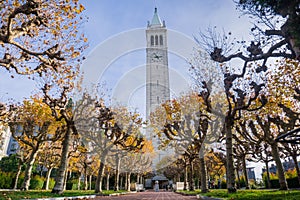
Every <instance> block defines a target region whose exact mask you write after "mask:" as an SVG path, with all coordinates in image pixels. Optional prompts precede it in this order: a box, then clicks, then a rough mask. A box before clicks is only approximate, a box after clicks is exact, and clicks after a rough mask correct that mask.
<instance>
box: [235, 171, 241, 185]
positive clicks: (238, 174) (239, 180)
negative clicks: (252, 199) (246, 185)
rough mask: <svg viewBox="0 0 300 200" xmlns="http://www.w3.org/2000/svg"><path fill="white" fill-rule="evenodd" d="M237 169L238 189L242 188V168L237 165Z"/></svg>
mask: <svg viewBox="0 0 300 200" xmlns="http://www.w3.org/2000/svg"><path fill="white" fill-rule="evenodd" d="M235 171H236V176H237V184H236V187H237V189H240V188H241V184H240V183H241V178H240V172H239V171H240V169H239V167H238V166H237V167H236V168H235Z"/></svg>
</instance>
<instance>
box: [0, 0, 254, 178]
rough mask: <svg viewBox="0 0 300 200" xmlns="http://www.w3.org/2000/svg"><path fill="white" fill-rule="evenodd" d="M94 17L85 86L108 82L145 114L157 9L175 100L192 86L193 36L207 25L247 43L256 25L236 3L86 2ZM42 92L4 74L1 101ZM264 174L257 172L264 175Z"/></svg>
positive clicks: (88, 26)
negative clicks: (150, 28)
mask: <svg viewBox="0 0 300 200" xmlns="http://www.w3.org/2000/svg"><path fill="white" fill-rule="evenodd" d="M80 2H81V3H82V4H83V5H84V6H85V9H86V10H85V14H86V15H87V17H88V18H89V20H88V22H87V23H85V24H84V25H83V30H84V33H85V34H86V37H87V38H88V40H89V48H88V49H87V51H86V55H87V56H86V57H87V59H86V61H85V62H84V63H83V65H82V66H81V69H82V70H83V71H84V73H85V79H84V84H86V85H89V84H97V83H105V84H106V85H107V87H108V89H109V90H110V91H111V94H110V96H111V99H112V100H113V101H114V102H116V103H120V104H125V105H127V106H130V107H132V108H134V109H136V110H137V111H139V112H141V113H142V115H143V113H144V111H145V108H144V107H145V87H144V82H145V76H144V75H145V72H144V66H145V63H146V51H145V47H146V46H145V45H146V41H145V28H146V26H147V21H150V20H151V19H152V16H153V12H154V8H155V7H157V9H158V14H159V16H160V18H161V20H165V23H166V27H167V29H168V47H169V68H170V84H171V86H170V87H171V90H172V96H173V97H176V96H179V95H180V94H181V93H182V92H184V91H186V90H187V88H188V86H189V85H190V84H191V81H190V76H189V72H188V68H189V65H188V61H189V60H190V59H192V54H193V52H194V48H197V44H196V43H195V41H194V39H193V37H198V36H199V31H200V30H201V31H205V30H206V29H207V28H208V27H214V26H216V27H217V28H219V29H220V30H221V29H224V30H225V32H227V31H228V32H231V33H232V35H234V36H235V37H236V38H239V39H247V38H248V37H249V30H250V28H249V27H250V26H251V22H250V21H249V19H248V18H247V16H242V15H241V13H239V11H238V10H236V7H235V4H234V2H233V0H93V1H92V0H81V1H80ZM38 91H39V89H38V85H37V84H36V83H35V82H33V81H31V80H28V79H26V78H23V77H19V76H15V77H14V78H13V79H12V78H11V77H10V74H8V73H7V72H5V71H4V70H3V69H1V70H0V101H7V100H9V99H11V98H12V99H14V100H15V101H21V100H22V99H23V98H26V97H27V98H28V97H29V96H30V95H32V94H35V93H37V92H38ZM259 173H260V172H259V170H258V172H257V173H256V174H257V175H258V174H259Z"/></svg>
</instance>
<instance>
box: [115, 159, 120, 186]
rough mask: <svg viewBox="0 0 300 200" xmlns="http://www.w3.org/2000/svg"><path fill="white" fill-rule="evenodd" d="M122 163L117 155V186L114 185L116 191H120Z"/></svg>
mask: <svg viewBox="0 0 300 200" xmlns="http://www.w3.org/2000/svg"><path fill="white" fill-rule="evenodd" d="M120 163H121V159H120V157H119V155H118V154H116V175H115V185H114V190H115V191H119V179H120Z"/></svg>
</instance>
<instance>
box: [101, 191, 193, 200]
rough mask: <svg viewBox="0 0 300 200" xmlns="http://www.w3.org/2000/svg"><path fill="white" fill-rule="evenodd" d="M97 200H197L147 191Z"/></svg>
mask: <svg viewBox="0 0 300 200" xmlns="http://www.w3.org/2000/svg"><path fill="white" fill-rule="evenodd" d="M95 199H97V200H102V199H103V200H111V199H112V200H114V199H118V200H177V199H178V200H181V199H182V200H196V199H197V197H196V196H183V195H180V194H176V193H174V192H163V191H161V192H154V191H146V192H138V193H134V194H126V195H121V196H110V197H107V196H106V197H105V196H104V197H99V196H98V197H96V198H95Z"/></svg>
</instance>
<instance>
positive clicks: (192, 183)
mask: <svg viewBox="0 0 300 200" xmlns="http://www.w3.org/2000/svg"><path fill="white" fill-rule="evenodd" d="M189 190H190V191H194V190H195V188H194V165H193V161H190V177H189Z"/></svg>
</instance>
